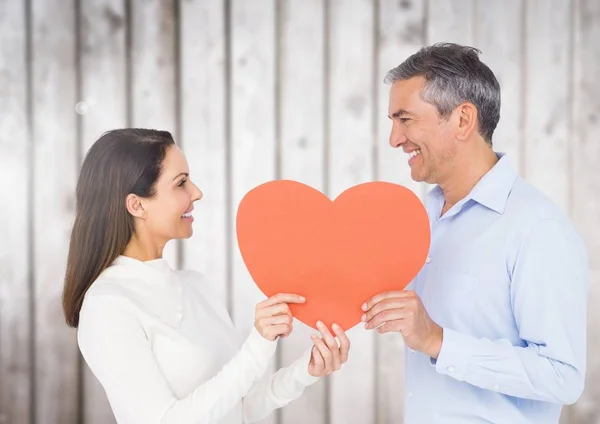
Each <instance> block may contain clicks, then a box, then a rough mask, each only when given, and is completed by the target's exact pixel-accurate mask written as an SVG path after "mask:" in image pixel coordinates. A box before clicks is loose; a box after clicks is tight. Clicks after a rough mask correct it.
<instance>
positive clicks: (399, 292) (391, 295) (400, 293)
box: [361, 290, 415, 312]
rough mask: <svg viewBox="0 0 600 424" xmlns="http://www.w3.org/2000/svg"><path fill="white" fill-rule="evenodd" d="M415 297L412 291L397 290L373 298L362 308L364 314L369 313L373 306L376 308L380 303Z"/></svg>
mask: <svg viewBox="0 0 600 424" xmlns="http://www.w3.org/2000/svg"><path fill="white" fill-rule="evenodd" d="M414 295H415V293H414V291H412V290H397V291H389V292H383V293H379V294H376V295H375V296H373V297H372V298H370V299H369V300H367V301H366V302H365V303H363V305H362V307H361V308H362V310H363V312H367V311H368V310H370V309H371V308H372V307H373V306H375V305H376V304H378V303H379V302H382V301H384V300H387V299H394V298H398V299H403V298H406V297H411V296H414Z"/></svg>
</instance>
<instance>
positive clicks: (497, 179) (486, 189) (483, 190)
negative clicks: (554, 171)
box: [427, 152, 518, 214]
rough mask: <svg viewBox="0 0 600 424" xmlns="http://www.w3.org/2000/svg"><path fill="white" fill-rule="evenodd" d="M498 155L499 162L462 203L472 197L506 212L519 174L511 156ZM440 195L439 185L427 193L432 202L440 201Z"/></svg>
mask: <svg viewBox="0 0 600 424" xmlns="http://www.w3.org/2000/svg"><path fill="white" fill-rule="evenodd" d="M496 156H497V157H498V162H496V164H495V165H494V166H493V167H492V168H491V169H490V170H489V171H488V172H487V173H486V174H485V175H484V176H483V177H482V178H481V179H480V180H479V182H478V183H477V184H476V185H475V187H473V189H472V190H471V192H470V193H469V194H468V195H467V197H465V198H464V199H463V200H462V201H461V203H463V204H464V203H466V202H467V201H468V200H470V199H472V200H473V201H475V202H477V203H479V204H481V205H482V206H485V207H487V208H489V209H492V210H493V211H496V212H498V213H500V214H502V213H504V209H505V208H506V201H507V199H508V195H509V194H510V191H511V190H512V187H513V184H514V182H515V180H516V179H517V177H518V175H517V172H516V171H515V169H514V168H513V166H512V164H511V161H510V157H508V156H506V154H505V153H499V152H498V153H496ZM440 196H443V192H442V189H441V188H440V186H439V185H436V186H435V187H433V189H431V190H430V192H429V193H428V194H427V197H428V200H429V201H432V202H439V200H440ZM442 204H443V203H442Z"/></svg>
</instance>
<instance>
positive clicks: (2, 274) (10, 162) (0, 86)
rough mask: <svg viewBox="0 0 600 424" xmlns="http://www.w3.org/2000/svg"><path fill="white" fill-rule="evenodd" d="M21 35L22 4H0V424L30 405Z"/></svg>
mask: <svg viewBox="0 0 600 424" xmlns="http://www.w3.org/2000/svg"><path fill="white" fill-rule="evenodd" d="M26 35H27V33H26V18H25V7H24V5H23V4H22V2H21V1H20V0H9V1H3V2H0V116H1V117H2V118H0V158H2V159H1V165H0V181H2V183H0V234H2V242H1V243H0V423H21V422H22V423H28V422H29V420H30V402H31V401H32V399H31V396H30V390H31V379H30V377H31V372H32V368H31V363H30V353H31V352H30V337H31V333H30V319H31V315H30V314H31V309H30V295H31V293H30V292H29V272H28V268H29V261H28V259H29V254H30V245H29V219H28V217H29V212H30V210H31V208H30V203H29V199H30V197H29V196H30V190H29V183H30V178H29V175H30V174H29V170H30V163H29V147H30V145H29V134H28V131H27V125H28V119H27V93H28V91H27V64H26V60H27V57H26V41H27V36H26Z"/></svg>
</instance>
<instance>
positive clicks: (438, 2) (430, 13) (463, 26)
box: [423, 0, 477, 194]
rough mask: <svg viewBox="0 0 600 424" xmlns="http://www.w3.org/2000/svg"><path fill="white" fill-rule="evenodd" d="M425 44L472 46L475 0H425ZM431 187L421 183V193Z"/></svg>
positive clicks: (424, 192)
mask: <svg viewBox="0 0 600 424" xmlns="http://www.w3.org/2000/svg"><path fill="white" fill-rule="evenodd" d="M426 1H427V44H428V45H431V44H434V43H440V42H446V43H457V44H463V45H467V46H473V44H474V43H473V42H474V40H473V31H474V27H475V16H474V15H475V13H474V12H475V2H476V1H477V0H460V1H454V0H426ZM432 188H433V185H432V184H427V183H423V194H426V193H427V192H429V190H431V189H432Z"/></svg>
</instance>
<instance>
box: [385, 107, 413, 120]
mask: <svg viewBox="0 0 600 424" xmlns="http://www.w3.org/2000/svg"><path fill="white" fill-rule="evenodd" d="M401 115H409V116H415V114H414V113H411V112H409V111H408V110H405V109H398V110H397V111H396V112H394V113H392V114H391V115H388V118H390V119H392V118H398V117H399V116H401Z"/></svg>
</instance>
